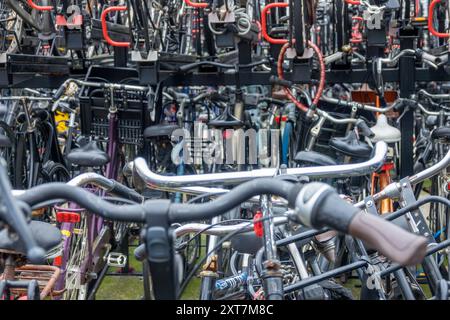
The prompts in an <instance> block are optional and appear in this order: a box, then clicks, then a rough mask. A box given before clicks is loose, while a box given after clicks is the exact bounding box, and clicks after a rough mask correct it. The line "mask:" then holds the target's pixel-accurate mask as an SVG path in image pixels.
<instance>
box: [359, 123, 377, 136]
mask: <svg viewBox="0 0 450 320" xmlns="http://www.w3.org/2000/svg"><path fill="white" fill-rule="evenodd" d="M356 127H357V128H358V129H359V131H360V133H361V134H362V135H363V136H364V137H368V138H373V137H374V136H375V134H374V133H373V132H372V130H370V128H369V126H368V125H367V123H366V122H365V121H364V120H359V121H358V122H356Z"/></svg>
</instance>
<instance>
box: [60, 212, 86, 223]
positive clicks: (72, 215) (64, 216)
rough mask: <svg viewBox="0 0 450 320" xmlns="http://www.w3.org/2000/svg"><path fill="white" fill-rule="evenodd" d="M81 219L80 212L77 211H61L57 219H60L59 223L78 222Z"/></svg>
mask: <svg viewBox="0 0 450 320" xmlns="http://www.w3.org/2000/svg"><path fill="white" fill-rule="evenodd" d="M80 220H81V217H80V214H79V213H76V212H66V211H59V212H57V213H56V221H58V222H59V223H63V222H68V223H77V222H80Z"/></svg>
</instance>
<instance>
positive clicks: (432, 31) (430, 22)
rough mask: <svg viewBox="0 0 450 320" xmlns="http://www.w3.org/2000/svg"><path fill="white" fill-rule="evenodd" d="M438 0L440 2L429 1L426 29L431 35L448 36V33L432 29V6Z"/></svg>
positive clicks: (449, 35)
mask: <svg viewBox="0 0 450 320" xmlns="http://www.w3.org/2000/svg"><path fill="white" fill-rule="evenodd" d="M440 2H441V0H433V1H431V3H430V7H429V8H428V30H429V31H430V33H431V34H432V35H433V36H436V37H438V38H448V37H450V34H448V33H442V32H437V31H436V29H434V26H433V13H434V7H435V6H436V5H437V4H438V3H440Z"/></svg>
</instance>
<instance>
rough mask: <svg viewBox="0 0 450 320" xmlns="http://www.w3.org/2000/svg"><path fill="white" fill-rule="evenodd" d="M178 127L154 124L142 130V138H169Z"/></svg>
mask: <svg viewBox="0 0 450 320" xmlns="http://www.w3.org/2000/svg"><path fill="white" fill-rule="evenodd" d="M179 128H180V127H179V126H177V125H176V124H168V123H167V124H156V125H153V126H150V127H147V128H145V130H144V138H146V139H150V138H156V137H169V138H170V136H171V135H172V133H173V132H174V131H175V130H177V129H179Z"/></svg>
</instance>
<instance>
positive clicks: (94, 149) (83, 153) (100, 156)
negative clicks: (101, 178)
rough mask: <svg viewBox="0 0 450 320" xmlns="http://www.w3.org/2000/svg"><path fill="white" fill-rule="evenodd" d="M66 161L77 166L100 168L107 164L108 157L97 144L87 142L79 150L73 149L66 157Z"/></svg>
mask: <svg viewBox="0 0 450 320" xmlns="http://www.w3.org/2000/svg"><path fill="white" fill-rule="evenodd" d="M67 160H68V161H69V162H70V163H72V164H74V165H77V166H82V167H101V166H104V165H105V164H107V163H108V162H109V160H110V159H109V156H108V154H107V153H106V152H105V151H102V150H100V148H99V147H98V146H97V142H95V141H89V142H88V143H87V144H85V145H84V146H82V147H81V148H77V149H73V150H72V151H70V152H69V154H68V155H67Z"/></svg>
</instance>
